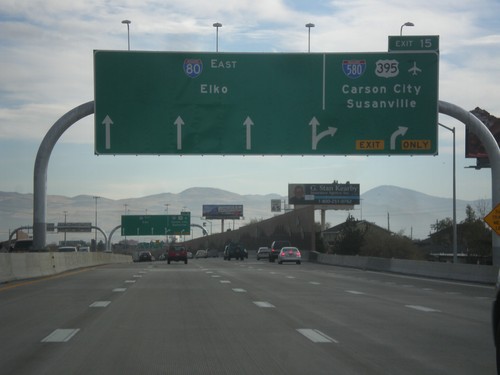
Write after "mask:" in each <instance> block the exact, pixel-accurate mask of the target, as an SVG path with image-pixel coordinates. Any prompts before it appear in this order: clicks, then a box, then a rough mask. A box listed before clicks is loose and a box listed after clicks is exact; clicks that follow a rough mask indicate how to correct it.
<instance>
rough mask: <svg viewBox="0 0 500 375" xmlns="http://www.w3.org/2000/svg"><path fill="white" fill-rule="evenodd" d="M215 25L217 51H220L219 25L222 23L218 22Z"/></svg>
mask: <svg viewBox="0 0 500 375" xmlns="http://www.w3.org/2000/svg"><path fill="white" fill-rule="evenodd" d="M213 27H215V52H219V27H222V23H220V22H216V23H214V24H213Z"/></svg>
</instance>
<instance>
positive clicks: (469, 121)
mask: <svg viewBox="0 0 500 375" xmlns="http://www.w3.org/2000/svg"><path fill="white" fill-rule="evenodd" d="M94 112H95V107H94V101H90V102H87V103H85V104H82V105H80V106H78V107H76V108H74V109H72V110H71V111H69V112H67V113H66V114H65V115H64V116H62V117H61V118H60V119H59V120H57V121H56V122H55V123H54V125H53V126H52V127H51V128H50V130H49V131H48V133H47V134H46V135H45V137H44V139H43V141H42V143H41V144H40V148H39V149H38V153H37V156H36V160H35V170H34V180H33V185H34V187H33V246H34V248H35V249H43V248H44V247H45V240H46V232H45V231H46V222H45V220H46V219H45V217H46V208H47V168H48V164H49V159H50V154H51V153H52V149H53V148H54V145H55V144H56V142H57V140H58V139H59V137H60V136H61V135H62V134H63V133H64V132H65V131H66V130H67V129H68V128H69V127H70V126H71V125H73V124H74V123H75V122H77V121H78V120H80V119H82V118H84V117H86V116H88V115H91V114H93V113H94ZM439 112H440V113H442V114H445V115H448V116H450V117H453V118H455V119H457V120H459V121H461V122H462V123H464V124H465V125H466V126H468V127H469V128H470V129H471V130H472V132H473V133H474V134H476V135H477V136H478V138H479V139H480V140H481V142H482V143H483V145H484V147H485V149H486V152H487V153H488V157H489V159H490V163H491V200H492V207H495V206H496V205H497V204H498V203H500V149H499V147H498V144H497V142H496V140H495V138H494V137H493V135H492V134H491V132H490V131H489V129H488V128H487V127H486V125H484V124H483V123H482V122H481V121H480V120H479V119H477V117H475V116H474V115H473V114H472V113H470V112H469V111H466V110H465V109H463V108H460V107H458V106H456V105H454V104H451V103H447V102H443V101H439ZM492 236H493V238H492V244H493V249H492V251H493V264H495V265H498V264H500V236H498V235H497V234H496V233H494V232H493V234H492Z"/></svg>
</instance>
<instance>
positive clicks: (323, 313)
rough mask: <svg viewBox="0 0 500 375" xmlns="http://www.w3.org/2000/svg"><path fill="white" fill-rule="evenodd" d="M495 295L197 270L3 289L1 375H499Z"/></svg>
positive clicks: (125, 270) (328, 275)
mask: <svg viewBox="0 0 500 375" xmlns="http://www.w3.org/2000/svg"><path fill="white" fill-rule="evenodd" d="M493 294H494V290H493V287H491V286H484V285H475V284H467V283H453V282H446V281H441V280H430V279H422V278H415V277H407V276H401V275H390V274H383V273H375V272H366V271H361V270H356V269H349V268H340V267H334V266H327V265H320V264H312V263H307V262H303V263H302V264H301V265H296V264H284V265H278V264H277V263H269V262H268V261H266V260H260V261H257V260H256V259H246V260H244V261H235V260H231V261H224V260H222V258H218V259H216V258H210V259H192V260H189V262H188V264H187V265H185V264H184V263H182V262H179V263H172V264H170V265H168V264H167V263H166V262H152V263H133V264H121V265H108V266H100V267H94V268H88V269H82V270H78V271H73V272H68V273H65V274H62V275H58V276H56V277H49V278H43V279H35V280H26V281H20V282H16V283H8V284H2V285H0V320H1V322H2V323H1V325H0V337H1V338H2V339H1V340H0V352H1V355H0V373H1V374H4V375H7V374H13V375H14V374H15V375H23V374H37V375H41V374H47V375H48V374H50V375H56V374H86V375H88V374H120V375H122V374H218V375H220V374H249V375H250V374H252V375H255V374H273V375H279V374H287V375H290V374H340V375H343V374H366V375H371V374H380V375H382V374H383V375H387V374H397V375H404V374H415V375H416V374H419V375H421V374H426V375H428V374H439V375H446V374H453V375H459V374H494V373H495V352H494V346H493V338H492V334H491V327H490V326H491V324H490V321H491V318H490V316H491V305H492V301H493Z"/></svg>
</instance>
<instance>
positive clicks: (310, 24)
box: [306, 23, 314, 53]
mask: <svg viewBox="0 0 500 375" xmlns="http://www.w3.org/2000/svg"><path fill="white" fill-rule="evenodd" d="M306 27H307V29H308V30H307V52H308V53H310V52H311V27H314V23H306Z"/></svg>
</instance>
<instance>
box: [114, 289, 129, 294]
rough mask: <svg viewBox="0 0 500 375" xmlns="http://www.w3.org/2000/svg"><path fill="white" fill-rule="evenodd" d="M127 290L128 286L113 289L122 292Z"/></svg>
mask: <svg viewBox="0 0 500 375" xmlns="http://www.w3.org/2000/svg"><path fill="white" fill-rule="evenodd" d="M126 290H127V288H115V289H113V292H115V293H122V292H125V291H126Z"/></svg>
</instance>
